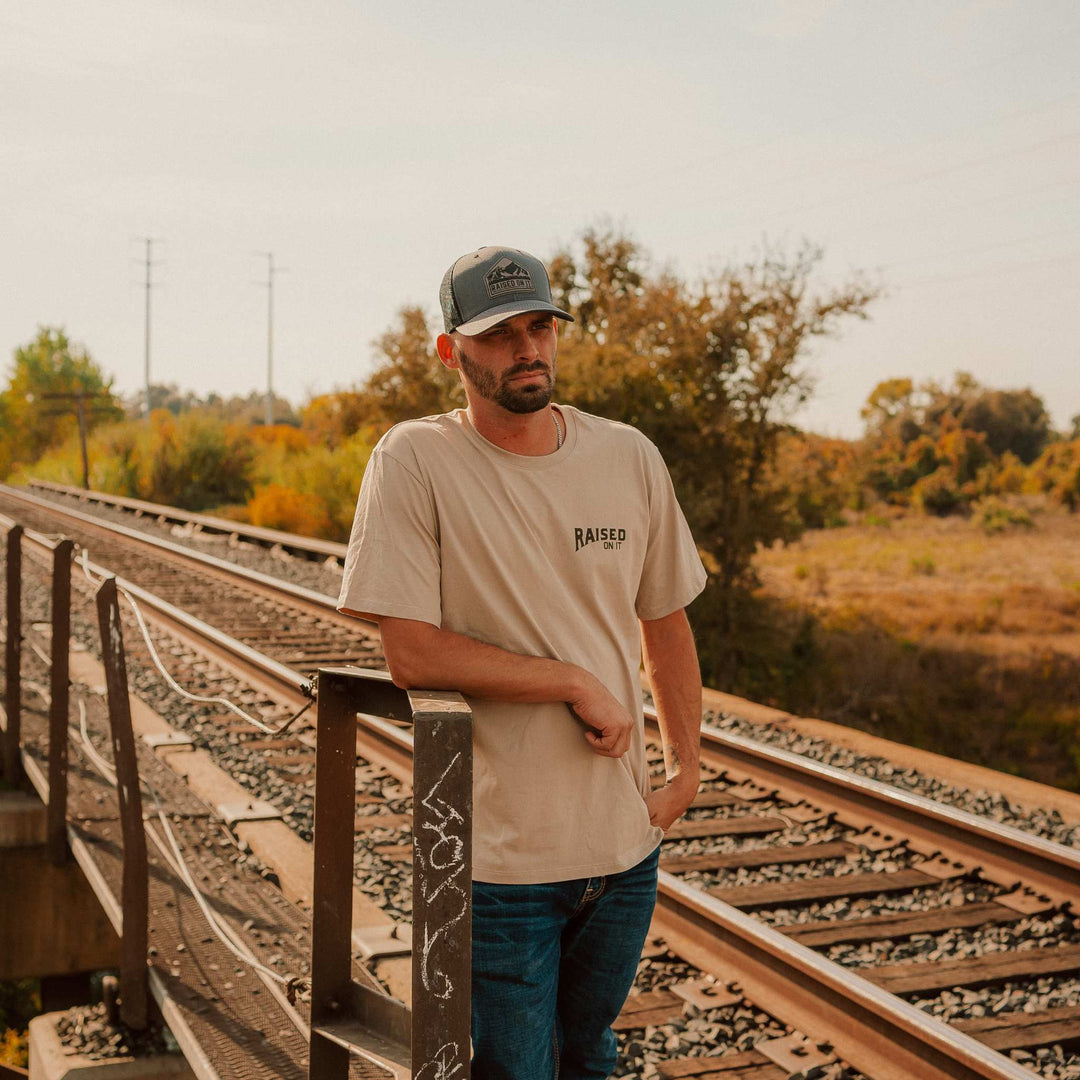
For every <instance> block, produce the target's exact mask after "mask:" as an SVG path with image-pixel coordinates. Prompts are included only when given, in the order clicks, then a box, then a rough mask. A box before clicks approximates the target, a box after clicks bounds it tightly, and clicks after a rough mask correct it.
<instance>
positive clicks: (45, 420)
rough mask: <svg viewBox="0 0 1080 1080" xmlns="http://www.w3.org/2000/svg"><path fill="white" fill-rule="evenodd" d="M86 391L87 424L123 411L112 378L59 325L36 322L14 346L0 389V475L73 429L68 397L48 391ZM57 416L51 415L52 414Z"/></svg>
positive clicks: (110, 418) (90, 425)
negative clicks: (30, 332) (3, 386)
mask: <svg viewBox="0 0 1080 1080" xmlns="http://www.w3.org/2000/svg"><path fill="white" fill-rule="evenodd" d="M80 391H81V392H82V393H84V394H85V395H86V396H87V412H86V422H87V427H88V429H89V428H93V427H95V426H97V425H99V424H102V423H106V422H109V421H113V420H117V419H119V418H120V417H121V416H122V415H123V413H122V409H121V406H120V402H119V400H118V399H117V398H116V397H115V396H114V395H113V392H112V379H111V378H106V377H105V376H104V375H103V374H102V371H101V369H100V368H99V367H98V365H97V364H96V363H94V361H93V360H92V359H91V358H90V356H89V354H88V353H87V352H86V350H85V349H83V348H82V347H81V346H80V345H74V344H72V342H71V341H70V340H69V338H68V336H67V334H66V333H65V332H64V330H63V329H62V328H60V327H55V326H43V327H40V328H39V330H38V333H37V336H36V337H35V338H34V340H33V341H31V342H29V343H28V344H26V345H23V346H22V347H20V348H18V349H16V350H15V354H14V357H13V367H12V371H11V375H10V379H9V381H8V385H7V388H6V389H5V390H4V391H3V392H2V393H0V420H2V425H0V476H7V474H8V473H9V472H10V471H11V469H12V468H14V467H16V466H18V465H27V464H30V463H32V462H34V461H36V460H37V459H38V458H39V457H41V455H42V454H43V453H44V452H45V450H46V449H48V448H49V447H50V446H56V445H57V444H59V443H61V442H63V441H64V439H66V438H67V437H69V436H70V435H71V434H72V433H73V432H74V431H76V430H77V426H78V421H77V419H76V416H75V411H74V407H73V402H70V401H61V400H57V399H54V398H49V397H48V396H47V395H49V394H59V393H62V394H69V393H76V392H80ZM58 413H59V415H54V414H58Z"/></svg>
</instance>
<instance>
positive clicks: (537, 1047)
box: [472, 847, 660, 1080]
mask: <svg viewBox="0 0 1080 1080" xmlns="http://www.w3.org/2000/svg"><path fill="white" fill-rule="evenodd" d="M659 857H660V848H659V847H657V848H656V850H655V851H654V852H653V853H652V854H651V855H647V856H646V857H645V858H644V859H642V861H641V862H640V863H638V864H637V866H633V867H631V868H630V869H629V870H624V871H623V872H622V873H621V874H609V875H608V876H606V877H594V878H577V879H575V880H573V881H555V882H546V883H543V884H539V885H496V884H491V883H488V882H482V881H474V882H473V918H472V934H473V942H472V1044H473V1060H472V1078H473V1080H555V1078H559V1080H586V1078H588V1080H601V1078H603V1077H606V1076H608V1075H610V1073H611V1070H612V1069H613V1068H614V1067H615V1063H616V1060H617V1057H618V1054H617V1051H616V1045H615V1033H614V1032H613V1031H612V1030H611V1024H612V1022H613V1021H614V1020H615V1017H616V1016H618V1015H619V1010H620V1009H621V1008H622V1007H623V1003H624V1002H625V1001H626V996H627V994H628V993H629V992H630V987H631V985H632V984H633V982H634V976H635V975H636V973H637V965H638V959H639V958H640V956H641V949H642V946H643V945H644V944H645V938H646V936H647V935H648V930H649V922H650V920H651V918H652V912H653V906H654V905H655V903H656V868H657V864H658V862H659Z"/></svg>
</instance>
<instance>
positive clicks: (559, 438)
mask: <svg viewBox="0 0 1080 1080" xmlns="http://www.w3.org/2000/svg"><path fill="white" fill-rule="evenodd" d="M551 422H552V423H553V424H554V425H555V439H556V444H555V452H556V453H558V452H559V451H560V450H561V449H562V440H563V433H562V428H561V427H560V426H559V418H558V417H557V416H556V415H555V410H554V409H552V410H551Z"/></svg>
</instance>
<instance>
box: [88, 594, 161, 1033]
mask: <svg viewBox="0 0 1080 1080" xmlns="http://www.w3.org/2000/svg"><path fill="white" fill-rule="evenodd" d="M95 600H96V603H97V612H98V627H99V629H100V632H101V659H102V663H103V666H104V668H105V693H106V696H107V698H108V704H109V733H110V737H111V740H112V759H113V768H114V769H115V770H116V798H117V801H118V802H119V805H120V831H121V834H122V836H123V840H124V872H123V879H122V882H121V886H120V907H121V910H122V911H123V920H124V921H123V933H122V934H121V936H120V990H121V995H120V1018H121V1019H122V1020H123V1021H124V1023H125V1024H127V1026H128V1027H130V1028H133V1029H134V1030H136V1031H141V1030H142V1029H143V1028H145V1027H146V1025H147V1022H148V1020H149V1011H150V1004H149V1003H150V991H149V983H148V977H147V968H146V950H147V944H148V940H147V939H148V930H147V924H148V920H147V908H148V905H149V880H150V879H149V871H150V867H149V864H148V863H147V858H146V830H145V828H144V827H143V812H142V792H141V791H140V790H139V763H138V758H137V756H136V750H135V733H134V731H133V730H132V727H131V701H130V699H129V697H128V680H127V661H126V660H125V658H124V633H123V628H122V627H121V624H120V601H119V598H118V596H117V592H116V578H115V577H107V578H105V580H104V581H103V582H102V583H101V584H100V585H99V586H98V590H97V594H96V597H95Z"/></svg>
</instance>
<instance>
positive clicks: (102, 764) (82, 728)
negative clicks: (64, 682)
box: [79, 697, 116, 787]
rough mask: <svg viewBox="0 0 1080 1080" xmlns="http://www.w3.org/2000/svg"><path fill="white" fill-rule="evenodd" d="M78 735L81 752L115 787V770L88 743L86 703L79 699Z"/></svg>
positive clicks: (92, 745) (91, 744)
mask: <svg viewBox="0 0 1080 1080" xmlns="http://www.w3.org/2000/svg"><path fill="white" fill-rule="evenodd" d="M79 734H80V735H81V736H82V743H83V751H84V753H85V754H86V756H87V757H88V758H89V759H90V761H91V762H92V763H93V765H94V767H95V768H96V769H97V771H98V772H99V773H101V775H102V776H104V777H105V779H106V780H108V781H109V783H110V784H112V786H113V787H116V770H115V769H114V768H113V767H112V766H111V765H110V764H109V763H108V762H107V761H106V760H105V759H104V758H103V757H102V756H101V755H100V754H99V753H98V752H97V751H96V750H95V749H94V744H93V743H91V742H90V733H89V732H88V731H87V730H86V702H85V701H83V699H82V698H81V697H80V698H79Z"/></svg>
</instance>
